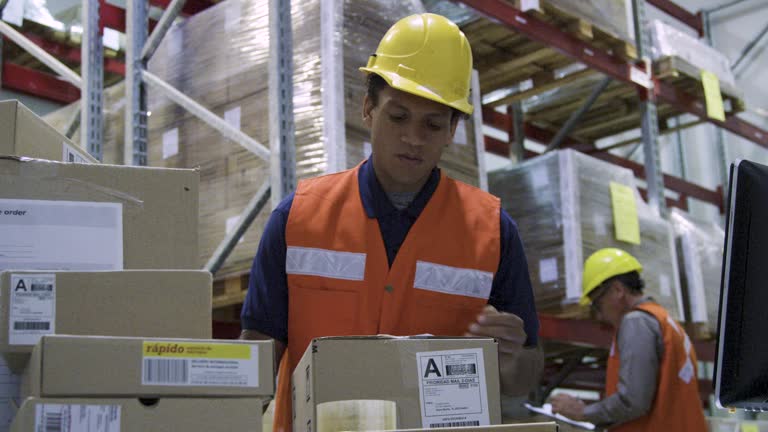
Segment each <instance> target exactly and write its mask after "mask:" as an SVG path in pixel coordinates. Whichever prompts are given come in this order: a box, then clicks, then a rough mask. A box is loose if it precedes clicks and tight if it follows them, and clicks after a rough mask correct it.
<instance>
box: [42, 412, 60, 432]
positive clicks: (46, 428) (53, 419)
mask: <svg viewBox="0 0 768 432" xmlns="http://www.w3.org/2000/svg"><path fill="white" fill-rule="evenodd" d="M42 430H43V432H62V431H63V430H64V429H63V428H62V424H61V412H47V413H45V414H43V429H42Z"/></svg>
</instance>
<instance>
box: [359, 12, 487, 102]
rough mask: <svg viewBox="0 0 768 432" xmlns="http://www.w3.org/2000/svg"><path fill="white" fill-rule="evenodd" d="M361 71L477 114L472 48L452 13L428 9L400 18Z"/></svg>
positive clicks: (403, 89) (394, 85)
mask: <svg viewBox="0 0 768 432" xmlns="http://www.w3.org/2000/svg"><path fill="white" fill-rule="evenodd" d="M360 70H361V71H363V72H368V73H375V74H377V75H379V76H381V77H382V78H384V80H385V81H386V82H387V84H389V85H390V86H391V87H394V88H396V89H398V90H402V91H404V92H407V93H411V94H414V95H416V96H421V97H423V98H427V99H429V100H433V101H435V102H439V103H441V104H444V105H448V106H450V107H452V108H456V109H457V110H459V111H461V112H464V113H467V114H472V104H470V103H469V86H470V84H469V82H470V78H471V76H472V49H471V48H470V46H469V41H468V40H467V38H466V36H464V33H462V32H461V30H459V27H458V26H457V25H456V24H454V23H453V22H452V21H451V20H449V19H448V18H445V17H443V16H440V15H436V14H431V13H425V14H419V15H411V16H409V17H405V18H403V19H401V20H400V21H398V22H396V23H395V24H394V25H393V26H392V27H390V29H389V30H388V31H387V34H385V35H384V37H383V38H382V39H381V42H380V43H379V47H378V48H377V49H376V54H373V55H372V56H371V57H370V58H369V59H368V65H367V66H366V67H361V68H360Z"/></svg>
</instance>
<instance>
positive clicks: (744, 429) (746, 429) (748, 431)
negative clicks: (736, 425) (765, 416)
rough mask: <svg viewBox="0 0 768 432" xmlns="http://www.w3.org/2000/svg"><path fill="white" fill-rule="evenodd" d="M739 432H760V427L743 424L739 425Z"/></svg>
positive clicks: (754, 424) (753, 424)
mask: <svg viewBox="0 0 768 432" xmlns="http://www.w3.org/2000/svg"><path fill="white" fill-rule="evenodd" d="M741 432H760V427H758V426H757V423H747V422H744V423H742V424H741Z"/></svg>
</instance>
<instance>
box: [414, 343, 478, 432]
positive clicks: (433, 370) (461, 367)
mask: <svg viewBox="0 0 768 432" xmlns="http://www.w3.org/2000/svg"><path fill="white" fill-rule="evenodd" d="M416 362H417V363H418V365H417V366H418V367H417V369H418V371H419V402H420V405H421V422H422V427H424V428H429V429H431V428H444V427H462V426H486V425H488V424H490V419H489V414H488V389H487V387H486V384H485V362H484V359H483V350H482V349H481V348H472V349H462V350H451V351H432V352H421V353H416Z"/></svg>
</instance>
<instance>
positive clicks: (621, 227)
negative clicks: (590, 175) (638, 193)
mask: <svg viewBox="0 0 768 432" xmlns="http://www.w3.org/2000/svg"><path fill="white" fill-rule="evenodd" d="M610 188H611V207H613V225H614V226H615V227H616V240H619V241H625V242H627V243H632V244H636V245H639V244H640V222H639V221H638V219H637V203H636V202H635V191H634V190H633V189H632V188H631V187H629V186H625V185H623V184H621V183H616V182H611V184H610Z"/></svg>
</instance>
